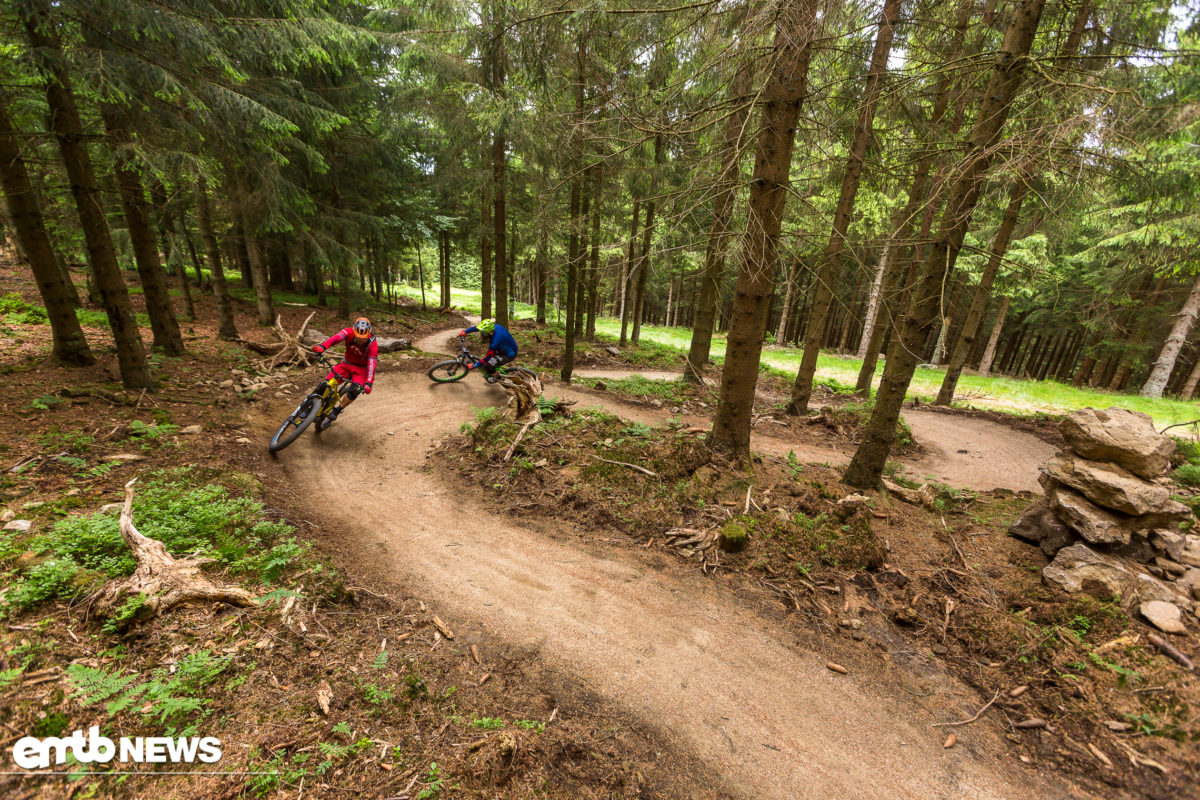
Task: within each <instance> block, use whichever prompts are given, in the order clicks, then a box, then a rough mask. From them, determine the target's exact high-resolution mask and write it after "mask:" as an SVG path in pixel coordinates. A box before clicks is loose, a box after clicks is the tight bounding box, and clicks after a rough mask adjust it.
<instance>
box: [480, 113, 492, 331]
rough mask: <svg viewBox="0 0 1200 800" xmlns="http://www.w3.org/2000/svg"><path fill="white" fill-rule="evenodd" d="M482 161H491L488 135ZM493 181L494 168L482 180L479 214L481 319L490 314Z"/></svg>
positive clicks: (488, 162) (488, 316)
mask: <svg viewBox="0 0 1200 800" xmlns="http://www.w3.org/2000/svg"><path fill="white" fill-rule="evenodd" d="M483 163H484V164H491V163H492V147H491V142H489V141H488V137H484V144H483ZM494 181H495V170H494V169H493V170H492V174H490V175H487V176H486V177H485V178H484V181H483V208H482V212H481V214H480V223H479V224H480V227H479V271H480V275H481V276H482V282H481V283H480V286H479V295H480V300H479V315H480V317H481V318H482V319H488V318H490V317H491V316H492V184H493V182H494Z"/></svg>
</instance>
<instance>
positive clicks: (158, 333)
mask: <svg viewBox="0 0 1200 800" xmlns="http://www.w3.org/2000/svg"><path fill="white" fill-rule="evenodd" d="M100 114H101V117H102V118H103V120H104V127H105V129H106V130H107V131H108V136H109V139H110V140H111V141H112V145H113V155H114V161H113V170H114V172H115V173H116V179H117V193H118V194H119V195H120V197H121V210H122V211H124V213H125V223H126V225H127V227H128V230H129V242H130V244H131V245H132V247H133V258H134V263H136V264H137V271H138V277H139V278H140V279H141V283H142V296H143V297H144V298H145V301H146V313H147V315H148V316H149V317H150V329H151V331H152V332H153V333H154V347H155V348H156V349H159V350H162V351H163V352H164V353H166V354H167V355H169V356H179V355H183V353H184V352H185V350H184V347H183V336H182V335H181V334H180V333H179V321H178V320H176V319H175V311H174V310H173V309H172V308H171V295H170V293H169V292H168V290H167V274H166V273H165V272H163V267H162V263H161V262H160V261H159V260H158V245H157V243H156V242H155V241H154V231H153V229H152V227H151V223H150V208H149V204H148V203H147V202H146V192H145V189H144V188H143V187H142V179H141V176H140V175H139V174H138V171H137V167H136V166H134V164H133V163H132V161H131V159H130V158H129V155H128V152H127V148H128V147H129V146H130V145H131V143H132V142H131V138H130V136H129V133H128V131H127V130H126V129H125V128H124V127H123V126H122V125H121V124H120V122H119V121H118V119H117V110H116V109H115V108H113V107H112V106H111V105H107V104H103V105H101V108H100Z"/></svg>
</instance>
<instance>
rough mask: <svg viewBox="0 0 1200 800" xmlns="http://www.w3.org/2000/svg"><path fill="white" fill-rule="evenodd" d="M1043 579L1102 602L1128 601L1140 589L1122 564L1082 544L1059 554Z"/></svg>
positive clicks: (1064, 549) (1043, 571)
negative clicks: (1121, 599)
mask: <svg viewBox="0 0 1200 800" xmlns="http://www.w3.org/2000/svg"><path fill="white" fill-rule="evenodd" d="M1042 579H1043V580H1045V581H1046V582H1047V583H1049V584H1052V585H1054V586H1057V587H1058V588H1060V589H1063V590H1064V591H1067V592H1070V593H1072V594H1074V593H1076V592H1083V593H1085V594H1089V595H1091V596H1092V597H1095V598H1097V599H1099V600H1109V599H1111V598H1113V597H1122V598H1123V597H1128V596H1129V595H1130V594H1131V593H1132V592H1133V590H1134V587H1135V586H1136V582H1135V579H1134V577H1133V573H1132V572H1130V571H1129V570H1128V569H1127V568H1126V567H1125V566H1124V565H1123V564H1122V563H1121V562H1120V561H1118V560H1117V559H1115V558H1112V557H1110V556H1105V555H1102V554H1100V553H1097V552H1096V551H1095V550H1093V549H1091V548H1090V547H1088V546H1087V545H1086V544H1082V543H1079V544H1073V545H1071V546H1070V547H1064V548H1063V549H1062V550H1059V551H1058V555H1056V556H1055V557H1054V560H1053V561H1052V562H1050V564H1048V565H1047V566H1046V567H1045V569H1043V570H1042Z"/></svg>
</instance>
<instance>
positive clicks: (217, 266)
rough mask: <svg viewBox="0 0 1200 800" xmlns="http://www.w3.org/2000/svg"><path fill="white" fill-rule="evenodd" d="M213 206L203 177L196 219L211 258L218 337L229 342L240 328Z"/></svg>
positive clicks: (198, 185) (210, 269)
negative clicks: (225, 271) (214, 221)
mask: <svg viewBox="0 0 1200 800" xmlns="http://www.w3.org/2000/svg"><path fill="white" fill-rule="evenodd" d="M211 209H212V206H211V204H210V203H209V185H208V182H206V181H205V180H204V178H203V176H202V178H199V179H198V180H197V182H196V218H197V222H198V223H199V225H200V239H202V240H203V241H204V252H205V254H206V255H208V258H209V272H210V273H211V275H212V295H214V297H215V299H216V306H217V336H218V337H220V338H222V339H228V341H234V339H236V338H238V326H236V325H235V324H234V320H233V301H232V300H230V297H229V283H228V282H227V281H226V275H224V266H223V265H222V264H221V248H220V247H217V237H216V234H215V233H214V231H212V210H211Z"/></svg>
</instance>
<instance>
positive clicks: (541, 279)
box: [536, 164, 550, 325]
mask: <svg viewBox="0 0 1200 800" xmlns="http://www.w3.org/2000/svg"><path fill="white" fill-rule="evenodd" d="M542 175H543V179H544V180H543V183H544V184H545V185H547V186H549V185H550V169H549V167H548V166H547V165H545V164H543V166H542ZM549 258H550V223H549V220H548V219H547V218H546V214H545V212H543V213H540V214H538V246H537V286H536V294H537V323H538V324H539V325H545V324H546V279H547V274H546V273H547V269H546V268H547V263H546V262H547V261H548V260H549Z"/></svg>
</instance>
